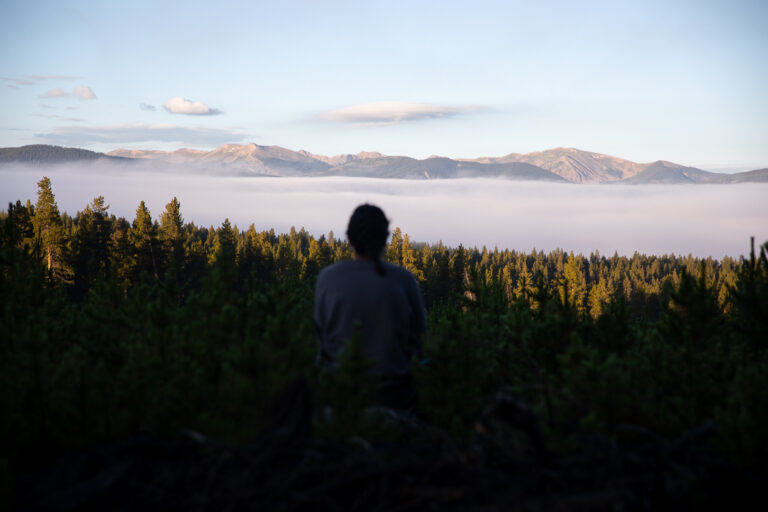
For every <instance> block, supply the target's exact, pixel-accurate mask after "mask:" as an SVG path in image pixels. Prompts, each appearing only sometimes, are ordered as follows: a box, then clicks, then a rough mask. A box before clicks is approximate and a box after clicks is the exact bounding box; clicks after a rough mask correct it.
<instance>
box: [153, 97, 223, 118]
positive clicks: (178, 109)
mask: <svg viewBox="0 0 768 512" xmlns="http://www.w3.org/2000/svg"><path fill="white" fill-rule="evenodd" d="M163 107H164V108H165V110H167V111H168V112H170V113H171V114H186V115H194V116H214V115H217V114H221V111H220V110H218V109H215V108H211V107H209V106H208V105H206V104H205V103H203V102H201V101H192V100H188V99H186V98H182V97H181V96H178V97H176V98H171V99H169V100H168V101H166V102H165V103H163Z"/></svg>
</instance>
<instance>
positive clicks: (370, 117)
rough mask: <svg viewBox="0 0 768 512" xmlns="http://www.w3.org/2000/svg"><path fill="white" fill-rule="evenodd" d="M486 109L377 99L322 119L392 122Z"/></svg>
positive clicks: (448, 115)
mask: <svg viewBox="0 0 768 512" xmlns="http://www.w3.org/2000/svg"><path fill="white" fill-rule="evenodd" d="M480 110H484V109H483V108H482V107H477V106H470V105H465V106H455V107H454V106H445V105H433V104H431V103H415V102H407V101H376V102H373V103H363V104H360V105H352V106H349V107H344V108H340V109H337V110H331V111H328V112H324V113H322V114H320V116H319V117H320V119H324V120H326V121H335V122H340V123H359V124H392V123H400V122H403V121H416V120H419V119H436V118H444V117H453V116H457V115H461V114H467V113H470V112H477V111H480Z"/></svg>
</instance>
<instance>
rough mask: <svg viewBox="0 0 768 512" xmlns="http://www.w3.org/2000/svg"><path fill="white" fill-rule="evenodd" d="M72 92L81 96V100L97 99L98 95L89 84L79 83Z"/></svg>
mask: <svg viewBox="0 0 768 512" xmlns="http://www.w3.org/2000/svg"><path fill="white" fill-rule="evenodd" d="M72 94H73V95H75V96H76V97H78V98H80V99H81V100H95V99H96V95H95V94H94V93H93V89H91V88H90V87H88V86H87V85H78V86H77V87H75V90H74V92H73V93H72Z"/></svg>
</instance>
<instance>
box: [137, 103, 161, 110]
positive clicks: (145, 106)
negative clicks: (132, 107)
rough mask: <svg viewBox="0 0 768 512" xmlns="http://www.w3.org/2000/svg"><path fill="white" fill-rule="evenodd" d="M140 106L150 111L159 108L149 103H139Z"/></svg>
mask: <svg viewBox="0 0 768 512" xmlns="http://www.w3.org/2000/svg"><path fill="white" fill-rule="evenodd" d="M139 108H140V109H141V110H145V111H149V112H154V111H155V110H157V107H156V106H154V105H150V104H149V103H139Z"/></svg>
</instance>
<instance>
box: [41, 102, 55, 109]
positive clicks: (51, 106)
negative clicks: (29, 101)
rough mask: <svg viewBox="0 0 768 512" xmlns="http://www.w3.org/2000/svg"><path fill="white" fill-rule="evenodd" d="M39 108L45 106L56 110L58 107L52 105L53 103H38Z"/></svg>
mask: <svg viewBox="0 0 768 512" xmlns="http://www.w3.org/2000/svg"><path fill="white" fill-rule="evenodd" d="M40 108H47V109H52V110H56V109H57V108H58V107H54V106H53V105H46V104H45V103H41V104H40Z"/></svg>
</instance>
